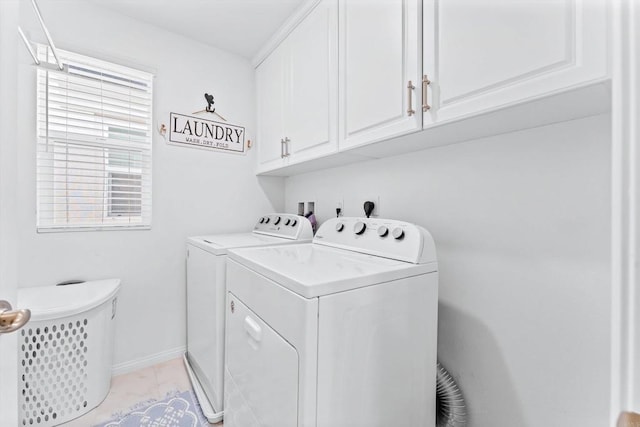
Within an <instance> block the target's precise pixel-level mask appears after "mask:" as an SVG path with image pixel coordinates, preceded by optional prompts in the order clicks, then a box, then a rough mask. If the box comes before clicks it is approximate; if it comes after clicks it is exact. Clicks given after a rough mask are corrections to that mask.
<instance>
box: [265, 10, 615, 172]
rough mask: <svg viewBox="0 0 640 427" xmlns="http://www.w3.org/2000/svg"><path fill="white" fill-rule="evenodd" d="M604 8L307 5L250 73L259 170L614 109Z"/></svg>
mask: <svg viewBox="0 0 640 427" xmlns="http://www.w3.org/2000/svg"><path fill="white" fill-rule="evenodd" d="M609 2H610V0H322V1H318V0H308V3H306V6H305V7H306V9H304V11H298V13H297V15H296V16H294V17H292V18H291V19H290V22H288V23H287V24H286V25H285V27H283V30H282V31H281V34H286V33H287V31H288V30H286V29H287V28H293V30H292V31H291V32H290V34H289V35H288V36H286V37H284V41H282V43H280V44H279V46H278V47H277V48H276V49H275V50H274V51H273V52H271V53H270V54H269V56H268V57H267V59H265V60H264V61H263V62H262V63H261V65H260V66H259V67H258V69H257V84H258V138H259V141H258V146H259V147H260V148H259V150H260V153H259V166H258V173H270V174H275V175H288V174H290V173H300V172H305V171H308V170H311V169H314V168H318V167H325V166H333V165H337V164H340V162H342V163H344V162H350V161H358V160H360V159H364V158H372V157H373V158H378V157H385V156H389V155H395V154H399V153H402V152H408V151H414V150H421V149H425V148H429V147H435V146H441V145H445V144H451V143H454V142H459V141H468V140H472V139H476V138H482V137H486V136H491V135H497V134H500V133H505V132H512V131H516V130H521V129H527V128H531V127H535V126H542V125H546V124H550V123H555V122H559V121H564V120H573V119H576V118H580V117H585V116H589V115H594V114H600V113H604V112H606V111H610V104H611V89H610V70H609V48H610V46H609V44H610V41H609V39H610V36H609V33H610V19H611V13H610V11H609V7H610V5H609ZM309 11H310V12H309ZM307 12H309V13H307ZM282 39H283V37H282V36H280V38H279V40H282ZM256 62H258V61H256ZM409 134H411V135H409ZM281 141H282V142H281ZM328 154H331V156H328ZM307 160H313V162H306V161H307ZM303 162H306V163H303ZM307 164H309V165H310V166H309V167H307V168H305V165H307Z"/></svg>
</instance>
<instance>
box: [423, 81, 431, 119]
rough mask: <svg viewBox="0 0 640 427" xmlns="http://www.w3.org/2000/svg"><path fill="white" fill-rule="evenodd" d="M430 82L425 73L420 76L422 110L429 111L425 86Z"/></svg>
mask: <svg viewBox="0 0 640 427" xmlns="http://www.w3.org/2000/svg"><path fill="white" fill-rule="evenodd" d="M430 84H431V80H429V78H428V77H427V75H426V74H425V75H424V76H422V111H429V110H430V109H431V106H430V105H429V102H428V100H427V87H428V86H429V85H430Z"/></svg>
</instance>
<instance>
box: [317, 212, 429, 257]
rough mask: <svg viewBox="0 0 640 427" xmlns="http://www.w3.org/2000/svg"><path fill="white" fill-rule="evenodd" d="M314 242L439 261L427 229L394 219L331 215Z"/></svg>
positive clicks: (377, 253)
mask: <svg viewBox="0 0 640 427" xmlns="http://www.w3.org/2000/svg"><path fill="white" fill-rule="evenodd" d="M313 243H314V244H320V245H325V246H333V247H336V248H342V249H348V250H352V251H356V252H362V253H366V254H371V255H376V256H382V257H385V258H392V259H397V260H401V261H407V262H413V263H416V264H422V263H427V262H434V261H436V251H435V243H434V241H433V238H432V237H431V234H430V233H429V232H428V231H427V230H425V229H424V228H422V227H420V226H418V225H415V224H411V223H408V222H404V221H396V220H392V219H380V218H352V217H340V218H332V219H330V220H328V221H326V222H324V223H323V224H322V225H321V226H320V229H319V230H318V232H317V233H316V235H315V237H314V239H313Z"/></svg>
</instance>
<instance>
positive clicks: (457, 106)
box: [423, 0, 608, 127]
mask: <svg viewBox="0 0 640 427" xmlns="http://www.w3.org/2000/svg"><path fill="white" fill-rule="evenodd" d="M423 8H424V10H423V12H424V22H423V35H424V42H423V49H424V52H423V58H424V65H423V72H424V74H425V75H427V76H428V78H429V80H431V84H430V86H429V87H428V88H427V89H428V90H429V92H430V93H429V95H428V97H427V99H428V101H429V102H430V103H431V104H432V108H431V110H429V113H428V114H426V115H425V127H427V126H428V125H429V124H430V123H431V122H433V121H438V122H443V121H447V120H452V119H458V118H463V117H465V116H468V115H472V114H477V113H479V112H482V111H487V110H491V109H496V108H499V107H501V106H507V105H510V104H513V103H517V102H521V101H525V100H529V99H531V98H535V97H539V96H542V95H546V94H550V93H553V92H556V91H560V90H564V89H567V88H570V87H572V86H578V85H581V84H585V83H587V82H589V81H592V80H596V79H601V78H604V77H606V76H607V74H608V69H607V40H608V32H607V17H608V13H607V0H540V1H531V0H487V1H475V0H425V1H424V5H423Z"/></svg>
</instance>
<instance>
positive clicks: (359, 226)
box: [353, 221, 367, 234]
mask: <svg viewBox="0 0 640 427" xmlns="http://www.w3.org/2000/svg"><path fill="white" fill-rule="evenodd" d="M366 229H367V224H365V223H364V222H362V221H358V222H356V225H354V226H353V231H354V233H356V234H362V233H364V230H366Z"/></svg>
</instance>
